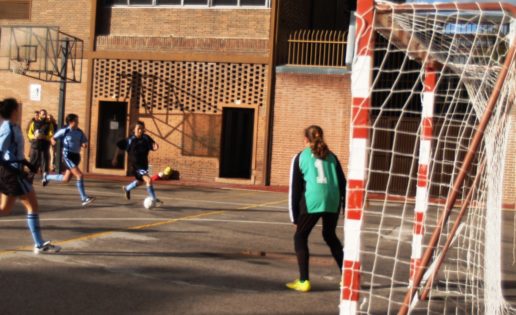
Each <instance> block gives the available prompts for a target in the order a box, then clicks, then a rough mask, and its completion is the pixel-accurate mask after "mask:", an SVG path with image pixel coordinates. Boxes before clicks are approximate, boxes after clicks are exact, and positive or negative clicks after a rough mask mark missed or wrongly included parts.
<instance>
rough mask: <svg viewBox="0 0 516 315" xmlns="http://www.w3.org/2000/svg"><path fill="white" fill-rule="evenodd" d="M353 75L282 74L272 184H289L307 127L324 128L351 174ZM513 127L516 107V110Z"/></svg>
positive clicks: (513, 181)
mask: <svg viewBox="0 0 516 315" xmlns="http://www.w3.org/2000/svg"><path fill="white" fill-rule="evenodd" d="M350 83H351V81H350V76H349V75H316V74H300V73H297V74H296V73H278V74H277V78H276V96H275V97H276V101H275V105H274V130H273V146H272V172H271V184H272V185H282V186H283V185H288V181H289V173H290V162H291V160H292V157H293V156H294V155H295V154H296V153H298V152H299V151H300V150H302V148H303V129H304V128H305V127H307V126H309V125H311V124H318V125H320V126H321V127H323V129H324V132H325V137H326V141H327V142H328V144H329V146H330V149H331V150H332V151H334V152H335V153H336V154H337V156H338V157H339V159H340V160H341V162H342V165H343V167H344V172H346V173H347V161H348V155H349V152H348V150H349V147H348V145H349V120H350V111H349V110H350V108H351V105H350V101H351V91H350ZM512 122H513V128H512V131H510V134H511V135H514V134H516V133H515V132H514V124H515V122H516V109H513V112H512ZM504 176H505V178H504V186H503V187H504V200H503V202H504V204H505V205H506V206H513V207H514V205H515V204H516V197H515V196H516V194H515V193H516V137H511V136H510V137H509V144H508V150H507V155H506V165H505V173H504Z"/></svg>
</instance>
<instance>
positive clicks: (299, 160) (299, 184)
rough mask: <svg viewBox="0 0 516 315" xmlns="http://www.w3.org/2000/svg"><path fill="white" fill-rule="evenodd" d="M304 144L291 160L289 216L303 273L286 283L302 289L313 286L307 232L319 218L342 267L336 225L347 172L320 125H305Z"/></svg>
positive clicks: (324, 235) (344, 191)
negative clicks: (332, 150) (311, 283)
mask: <svg viewBox="0 0 516 315" xmlns="http://www.w3.org/2000/svg"><path fill="white" fill-rule="evenodd" d="M305 146H306V148H305V149H304V150H303V151H301V152H300V153H299V154H297V155H296V156H295V157H294V159H293V160H292V168H291V174H290V192H289V199H290V200H289V210H290V219H291V221H292V223H294V224H295V225H296V233H295V235H294V246H295V250H296V256H297V261H298V264H299V275H300V276H299V279H298V280H295V281H294V282H291V283H287V287H288V288H289V289H292V290H296V291H300V292H308V291H310V290H311V285H310V281H309V276H308V273H309V268H308V262H309V258H310V254H309V250H308V236H309V235H310V232H311V231H312V229H313V228H314V226H315V225H316V224H317V221H319V219H320V218H322V225H323V228H322V234H323V238H324V241H325V242H326V244H328V246H329V247H330V250H331V253H332V255H333V258H335V261H336V262H337V265H338V266H339V270H341V271H342V259H343V248H342V243H341V242H340V240H339V238H338V237H337V235H336V234H335V229H336V228H337V223H338V220H339V213H340V209H341V208H343V205H344V203H343V200H344V198H345V196H346V178H345V176H344V172H343V171H342V167H341V165H340V162H339V160H338V159H337V157H336V156H335V154H333V153H332V152H330V150H329V148H328V146H327V145H326V143H325V142H324V138H323V130H322V129H321V127H319V126H310V127H308V128H306V129H305Z"/></svg>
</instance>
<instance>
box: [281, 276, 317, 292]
mask: <svg viewBox="0 0 516 315" xmlns="http://www.w3.org/2000/svg"><path fill="white" fill-rule="evenodd" d="M287 288H289V289H291V290H295V291H299V292H308V291H310V290H311V289H312V286H311V285H310V281H309V280H305V281H302V282H301V281H299V279H298V280H296V281H294V282H289V283H287Z"/></svg>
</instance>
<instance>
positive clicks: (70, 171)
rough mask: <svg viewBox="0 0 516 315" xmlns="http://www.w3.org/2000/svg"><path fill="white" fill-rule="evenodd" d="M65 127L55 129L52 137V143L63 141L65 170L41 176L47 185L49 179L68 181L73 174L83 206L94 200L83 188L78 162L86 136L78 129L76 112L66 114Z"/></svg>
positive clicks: (86, 143)
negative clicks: (62, 173) (62, 172)
mask: <svg viewBox="0 0 516 315" xmlns="http://www.w3.org/2000/svg"><path fill="white" fill-rule="evenodd" d="M66 124H67V126H66V127H65V128H62V129H60V130H59V131H57V132H56V133H55V135H54V137H53V138H52V145H53V146H55V145H56V140H61V141H62V143H63V161H64V163H65V164H66V167H67V169H66V172H65V173H64V175H61V174H55V175H46V176H44V177H43V180H42V183H43V186H46V185H48V183H49V182H50V181H56V182H65V183H68V182H69V181H70V178H71V177H72V175H73V176H75V178H76V179H77V183H76V184H77V190H78V191H79V194H80V196H81V202H82V205H83V206H87V205H89V204H90V203H92V202H93V200H95V198H94V197H90V196H88V195H87V194H86V190H85V188H84V175H83V174H82V171H81V169H80V168H79V164H80V162H81V148H87V147H88V138H86V135H85V134H84V132H83V131H82V130H81V129H79V116H77V115H76V114H69V115H68V116H66Z"/></svg>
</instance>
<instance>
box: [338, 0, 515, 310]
mask: <svg viewBox="0 0 516 315" xmlns="http://www.w3.org/2000/svg"><path fill="white" fill-rule="evenodd" d="M515 12H516V10H515V9H514V7H513V6H511V5H503V4H474V3H470V4H467V5H459V4H447V5H442V4H441V5H438V4H419V3H418V4H403V5H399V4H392V3H389V2H382V3H377V4H376V6H375V8H374V22H373V23H372V25H371V26H370V27H372V32H371V34H372V36H370V38H369V40H370V41H371V47H369V49H372V50H373V56H374V57H373V62H372V63H373V66H372V69H371V70H372V72H373V73H372V83H371V88H370V109H368V111H369V120H368V122H367V124H366V125H362V126H361V127H364V128H367V130H368V137H367V144H366V152H367V153H366V154H365V156H366V162H365V163H366V167H365V180H364V182H365V183H364V192H363V195H364V200H366V203H365V204H364V206H363V209H362V210H363V215H362V218H361V223H360V242H359V248H360V258H359V259H360V272H359V273H360V286H359V287H358V288H357V289H356V290H357V291H358V292H354V293H356V295H354V297H355V298H356V297H358V298H357V301H355V302H354V303H355V304H353V305H355V306H356V307H355V308H350V307H349V305H350V304H349V303H348V304H341V314H353V313H356V314H395V313H397V312H399V311H400V309H403V306H404V305H405V306H408V305H409V304H410V308H409V311H410V312H411V314H509V313H512V312H514V310H513V309H512V308H511V306H510V305H509V304H508V303H507V302H506V299H505V298H504V294H503V290H502V271H501V270H502V268H501V259H502V252H501V230H502V198H503V196H502V193H503V177H504V176H503V175H504V166H505V165H504V160H505V155H506V148H507V140H508V137H509V133H510V119H509V118H510V116H509V114H510V109H511V107H512V106H513V104H514V103H515V102H516V68H515V57H514V50H513V48H514V46H515V45H516V43H515V38H516V24H515V16H514V13H515ZM357 19H361V16H360V15H359V16H357ZM366 35H367V32H365V31H363V30H362V32H361V30H360V29H359V30H358V33H357V40H360V36H366ZM511 45H512V46H511ZM511 47H513V48H511ZM360 49H361V48H360V47H358V48H357V53H356V55H358V56H359V55H360V53H361V52H360ZM354 65H355V67H354V68H353V71H354V72H355V71H364V68H361V67H360V64H359V63H358V62H357V61H355V64H354ZM365 69H367V68H365ZM354 75H355V74H354ZM365 102H366V101H364V103H356V102H355V103H354V105H353V106H354V112H357V111H358V110H359V109H360V107H362V106H366V103H365ZM367 106H369V105H367ZM353 123H354V125H355V127H356V125H357V124H361V123H363V122H359V121H358V120H357V119H356V117H354V121H353ZM512 134H513V135H514V132H513V133H512ZM354 150H355V148H353V149H352V150H351V153H350V154H351V157H350V160H351V161H353V159H354V157H353V155H354V154H357V153H356V152H354ZM353 167H354V166H353V165H351V166H350V170H349V172H350V173H351V172H353V170H352V169H351V168H353ZM348 193H349V188H348ZM348 200H349V199H348ZM448 213H449V217H448V216H447V214H448ZM346 220H347V221H349V219H346ZM345 226H346V227H348V226H350V224H349V222H346V224H345ZM351 233H352V231H349V230H348V231H346V230H345V238H346V239H347V241H346V246H345V249H344V250H345V253H346V250H348V249H349V247H351V246H349V244H350V242H351V241H352V240H353V239H354V238H353V235H352V234H351ZM432 236H434V239H432ZM350 239H352V240H351V241H350ZM432 240H433V241H435V246H432V245H431V244H432ZM355 245H356V244H355ZM432 249H434V250H432ZM425 253H426V254H427V255H428V257H427V258H428V259H427V260H428V262H425ZM441 260H442V264H440V262H441ZM418 278H419V279H418ZM348 280H349V279H348ZM344 282H345V283H344V284H343V286H344V288H343V296H350V294H346V293H345V290H353V289H352V288H351V289H350V288H349V287H348V288H346V285H347V282H350V281H347V282H346V281H344ZM351 282H352V281H351ZM425 287H426V289H428V290H425ZM423 293H427V294H425V295H426V296H425V297H426V298H425V299H421V295H422V294H423ZM407 297H408V298H409V300H407ZM404 301H405V302H404ZM343 305H345V307H343Z"/></svg>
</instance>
